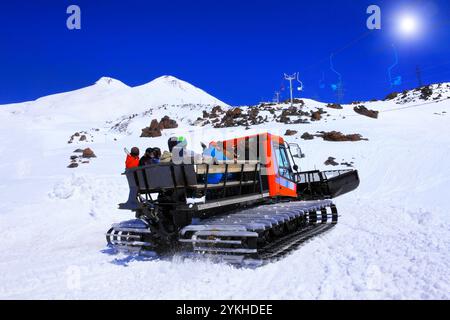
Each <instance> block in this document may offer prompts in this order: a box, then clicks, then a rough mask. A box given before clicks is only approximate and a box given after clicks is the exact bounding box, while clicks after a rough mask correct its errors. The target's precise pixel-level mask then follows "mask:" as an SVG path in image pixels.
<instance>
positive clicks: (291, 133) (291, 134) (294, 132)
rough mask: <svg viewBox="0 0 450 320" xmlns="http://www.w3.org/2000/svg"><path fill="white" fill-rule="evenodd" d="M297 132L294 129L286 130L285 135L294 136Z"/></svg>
mask: <svg viewBox="0 0 450 320" xmlns="http://www.w3.org/2000/svg"><path fill="white" fill-rule="evenodd" d="M297 133H298V131H295V130H289V129H288V130H286V133H285V134H284V135H285V136H295V135H296V134H297Z"/></svg>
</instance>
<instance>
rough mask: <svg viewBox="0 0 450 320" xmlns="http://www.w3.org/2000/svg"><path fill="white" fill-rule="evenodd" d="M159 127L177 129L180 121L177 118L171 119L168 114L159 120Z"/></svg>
mask: <svg viewBox="0 0 450 320" xmlns="http://www.w3.org/2000/svg"><path fill="white" fill-rule="evenodd" d="M159 128H160V129H161V130H163V129H175V128H178V123H177V122H176V121H175V120H172V119H170V118H169V117H168V116H164V117H163V118H162V119H161V121H160V122H159Z"/></svg>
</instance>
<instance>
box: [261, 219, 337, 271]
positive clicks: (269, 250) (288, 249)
mask: <svg viewBox="0 0 450 320" xmlns="http://www.w3.org/2000/svg"><path fill="white" fill-rule="evenodd" d="M334 226H335V225H334V224H323V225H314V226H308V227H306V228H304V229H302V230H298V231H296V232H294V233H291V234H288V235H286V236H284V237H282V238H280V239H277V240H276V241H274V242H272V243H270V244H268V245H267V246H266V247H264V248H263V249H262V250H261V251H260V252H259V253H258V258H259V259H261V260H263V261H264V263H270V262H276V261H278V260H280V259H282V258H284V257H285V256H287V255H289V254H291V253H292V252H293V251H295V250H297V249H298V248H299V247H300V246H301V245H302V244H303V243H305V242H306V241H308V240H311V239H312V238H314V237H316V236H318V235H321V234H323V233H326V232H327V231H330V230H331V229H332V228H333V227H334Z"/></svg>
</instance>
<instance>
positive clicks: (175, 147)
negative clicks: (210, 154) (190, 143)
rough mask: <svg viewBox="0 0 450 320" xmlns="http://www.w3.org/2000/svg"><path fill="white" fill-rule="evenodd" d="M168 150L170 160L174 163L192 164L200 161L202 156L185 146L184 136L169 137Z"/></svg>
mask: <svg viewBox="0 0 450 320" xmlns="http://www.w3.org/2000/svg"><path fill="white" fill-rule="evenodd" d="M168 144H169V150H170V151H171V153H172V162H173V163H175V164H181V163H184V164H192V163H196V162H201V160H202V156H201V155H199V154H197V153H195V152H194V151H192V150H189V149H188V148H187V140H186V138H185V137H178V138H175V137H173V138H170V139H169V142H168Z"/></svg>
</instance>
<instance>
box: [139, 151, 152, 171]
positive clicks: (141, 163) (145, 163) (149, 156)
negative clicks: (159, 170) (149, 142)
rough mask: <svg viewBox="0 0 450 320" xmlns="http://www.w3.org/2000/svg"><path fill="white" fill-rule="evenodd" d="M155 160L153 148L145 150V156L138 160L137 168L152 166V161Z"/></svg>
mask: <svg viewBox="0 0 450 320" xmlns="http://www.w3.org/2000/svg"><path fill="white" fill-rule="evenodd" d="M154 158H155V154H154V151H153V148H147V150H145V154H144V155H143V156H142V158H141V160H139V166H140V167H143V166H148V165H150V164H154V162H153V159H154Z"/></svg>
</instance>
